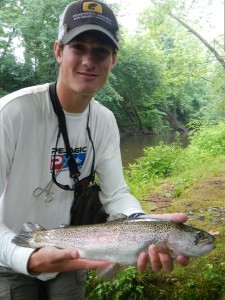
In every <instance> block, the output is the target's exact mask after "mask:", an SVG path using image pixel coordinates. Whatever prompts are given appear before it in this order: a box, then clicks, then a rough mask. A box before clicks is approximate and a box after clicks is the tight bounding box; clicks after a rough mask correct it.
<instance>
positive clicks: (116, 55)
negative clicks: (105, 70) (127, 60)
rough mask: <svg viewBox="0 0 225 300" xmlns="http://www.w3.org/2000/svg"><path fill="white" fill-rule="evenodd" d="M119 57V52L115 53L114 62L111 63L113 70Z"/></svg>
mask: <svg viewBox="0 0 225 300" xmlns="http://www.w3.org/2000/svg"><path fill="white" fill-rule="evenodd" d="M117 57H118V53H117V52H115V53H114V54H113V61H112V64H111V70H112V69H113V68H114V67H115V65H116V63H117Z"/></svg>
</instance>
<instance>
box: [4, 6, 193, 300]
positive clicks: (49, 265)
mask: <svg viewBox="0 0 225 300" xmlns="http://www.w3.org/2000/svg"><path fill="white" fill-rule="evenodd" d="M117 51H118V24H117V21H116V18H115V16H114V14H113V12H112V11H111V10H110V9H109V8H108V7H107V6H106V5H105V4H103V3H101V2H99V1H77V2H73V3H71V4H70V5H68V6H67V7H66V9H65V11H64V13H63V15H62V17H61V19H60V25H59V35H58V40H57V41H56V42H55V46H54V52H55V56H56V60H57V62H58V65H59V75H58V80H57V84H56V93H57V96H58V99H59V102H60V104H61V106H62V108H63V110H64V113H65V118H66V125H67V131H68V137H69V141H70V145H71V148H72V149H73V152H74V153H73V155H74V157H75V158H76V161H77V163H78V167H79V172H80V176H79V179H82V178H85V177H87V176H88V175H89V174H90V172H91V166H92V161H93V152H95V170H96V173H97V175H98V182H99V185H100V187H101V192H100V200H101V202H102V204H103V205H104V208H105V210H106V212H107V213H108V214H109V215H115V214H118V213H123V214H125V215H127V216H131V215H133V214H139V213H143V210H142V208H141V206H140V204H139V202H138V201H137V200H136V199H135V198H134V197H133V196H132V195H131V194H130V193H129V190H128V187H127V185H126V183H125V180H124V177H123V173H122V164H121V156H120V147H119V132H118V128H117V125H116V121H115V118H114V116H113V114H112V113H111V112H110V111H109V110H108V109H107V108H105V107H103V106H102V105H101V104H99V103H98V102H96V101H95V100H94V99H93V96H94V95H95V94H96V92H98V91H99V89H100V88H101V87H102V86H103V85H104V84H105V82H106V81H107V79H108V75H109V72H110V70H111V69H112V68H113V67H114V66H115V64H116V60H117ZM87 125H88V127H89V128H90V133H91V141H90V137H89V135H88V133H87ZM57 136H58V119H57V117H56V114H55V112H54V110H53V107H52V103H51V100H50V94H49V84H44V85H40V86H35V87H30V88H25V89H22V90H20V91H17V92H15V93H12V94H10V95H8V96H6V97H3V98H2V99H1V101H0V141H1V143H0V160H1V168H0V222H1V223H0V299H23V300H26V299H27V300H34V299H37V300H38V299H50V300H57V299H60V300H61V299H63V300H67V299H68V300H69V299H79V300H81V299H84V297H85V296H84V295H85V271H82V270H87V269H95V268H98V267H104V266H107V262H104V261H90V260H84V259H80V258H79V254H78V252H77V250H76V249H65V250H62V249H57V248H54V247H44V248H41V249H37V250H35V251H34V249H30V248H24V247H20V246H17V245H15V244H13V243H12V242H11V241H12V238H13V237H14V236H15V234H17V233H18V232H19V231H20V229H21V227H22V224H23V223H25V222H27V221H30V222H36V223H38V224H40V225H41V226H43V227H45V228H54V227H58V226H60V225H61V224H69V223H70V209H71V205H72V203H73V195H74V192H73V191H71V190H64V189H61V188H60V187H59V186H57V185H56V184H53V185H52V186H51V189H50V192H51V193H52V195H53V199H51V200H52V201H50V200H48V199H47V198H46V197H45V196H46V195H47V192H48V189H47V185H48V183H50V182H51V181H52V169H53V166H54V167H55V170H56V171H59V172H58V173H56V176H57V182H59V183H60V184H61V185H69V186H73V180H72V179H71V178H70V175H69V170H68V164H67V161H65V157H66V154H65V144H64V141H63V138H62V135H60V136H58V137H57ZM93 147H94V151H93ZM37 187H41V188H43V189H44V191H43V193H42V194H40V195H36V194H35V192H34V191H35V190H36V188H37ZM45 187H46V189H45ZM162 217H164V218H167V219H170V220H174V221H177V222H185V221H186V219H187V217H186V215H184V214H173V215H163V216H162ZM163 252H164V251H163ZM149 259H150V262H151V267H152V269H153V270H154V271H159V270H160V269H161V268H164V269H165V270H166V271H171V270H172V268H173V263H172V260H171V259H170V257H169V255H167V254H166V249H165V254H163V253H158V252H156V251H155V249H154V246H151V247H150V248H149V253H148V254H147V253H142V254H141V255H140V257H139V259H138V264H137V266H138V268H139V269H140V270H144V269H145V267H146V264H147V263H148V260H149ZM177 261H178V262H179V263H180V264H181V265H183V266H185V265H186V264H187V263H188V261H187V259H186V258H184V257H182V256H181V257H178V258H177ZM68 271H70V272H68ZM40 286H41V287H42V288H43V286H44V287H45V295H44V296H43V295H42V296H41V293H42V292H41V289H40ZM10 297H11V298H10Z"/></svg>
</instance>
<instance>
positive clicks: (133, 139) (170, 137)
mask: <svg viewBox="0 0 225 300" xmlns="http://www.w3.org/2000/svg"><path fill="white" fill-rule="evenodd" d="M180 138H181V142H182V145H183V147H186V146H187V144H188V138H187V135H186V134H181V136H180ZM174 141H175V134H174V133H166V134H161V135H156V136H151V135H148V136H121V137H120V149H121V155H122V162H123V166H124V167H127V166H128V165H129V164H132V163H134V162H135V159H137V158H138V157H140V156H143V149H144V148H146V147H150V146H158V145H159V143H160V142H164V143H165V144H171V143H173V142H174Z"/></svg>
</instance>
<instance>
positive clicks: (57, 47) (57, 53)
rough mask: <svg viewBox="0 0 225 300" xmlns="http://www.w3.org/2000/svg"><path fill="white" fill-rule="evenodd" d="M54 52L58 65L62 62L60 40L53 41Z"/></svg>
mask: <svg viewBox="0 0 225 300" xmlns="http://www.w3.org/2000/svg"><path fill="white" fill-rule="evenodd" d="M54 53H55V57H56V60H57V62H58V64H59V65H60V64H61V62H62V55H63V49H62V47H60V42H59V41H55V43H54Z"/></svg>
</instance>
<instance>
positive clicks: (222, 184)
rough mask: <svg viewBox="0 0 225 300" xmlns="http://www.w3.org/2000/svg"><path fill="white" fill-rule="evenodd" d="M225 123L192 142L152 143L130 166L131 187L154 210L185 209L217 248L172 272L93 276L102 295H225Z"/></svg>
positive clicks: (96, 294)
mask: <svg viewBox="0 0 225 300" xmlns="http://www.w3.org/2000/svg"><path fill="white" fill-rule="evenodd" d="M224 129H225V124H224V123H220V124H218V125H216V126H214V127H212V126H206V127H202V128H200V129H199V130H198V131H196V132H194V134H192V136H191V140H190V144H189V145H188V147H186V148H183V147H182V146H181V143H180V141H179V139H177V140H176V142H175V143H172V144H170V145H167V144H163V143H161V144H160V145H158V146H156V147H149V148H146V149H145V151H144V155H143V157H140V158H139V159H137V160H136V161H135V163H134V164H132V165H129V168H126V169H124V173H125V177H126V181H127V183H128V186H129V187H130V190H131V193H132V194H133V195H134V196H135V197H136V198H137V199H139V200H140V202H141V204H142V206H143V209H144V210H145V211H146V212H147V213H149V214H151V213H154V214H155V213H159V214H160V213H165V212H166V213H174V212H184V213H187V214H188V216H189V220H188V222H187V224H188V225H192V226H195V227H197V228H200V229H203V230H206V231H208V232H210V233H211V234H212V235H214V236H215V238H216V241H215V246H216V249H215V250H213V251H212V252H210V253H209V254H207V255H204V256H201V257H198V258H195V259H190V264H189V265H188V266H187V267H186V268H183V267H181V266H179V265H176V264H175V268H174V270H173V272H172V273H168V274H167V273H165V272H163V271H162V272H159V273H156V274H153V273H151V271H150V270H149V269H148V271H146V272H145V273H144V274H139V273H138V272H137V270H136V269H135V268H131V267H130V268H128V269H126V270H124V271H123V272H121V273H120V274H119V275H118V277H117V279H116V280H115V281H113V282H101V281H99V280H98V279H97V280H96V279H95V277H94V276H93V277H92V278H93V279H94V280H90V281H89V282H88V289H89V291H90V292H89V296H90V297H88V298H87V299H90V300H91V299H94V300H95V299H96V300H103V299H104V300H108V299H112V300H117V299H118V300H123V299H124V300H127V299H136V300H156V299H157V300H225V259H224V258H225V247H224V244H225V226H224V225H225V201H224V200H225V130H224Z"/></svg>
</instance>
